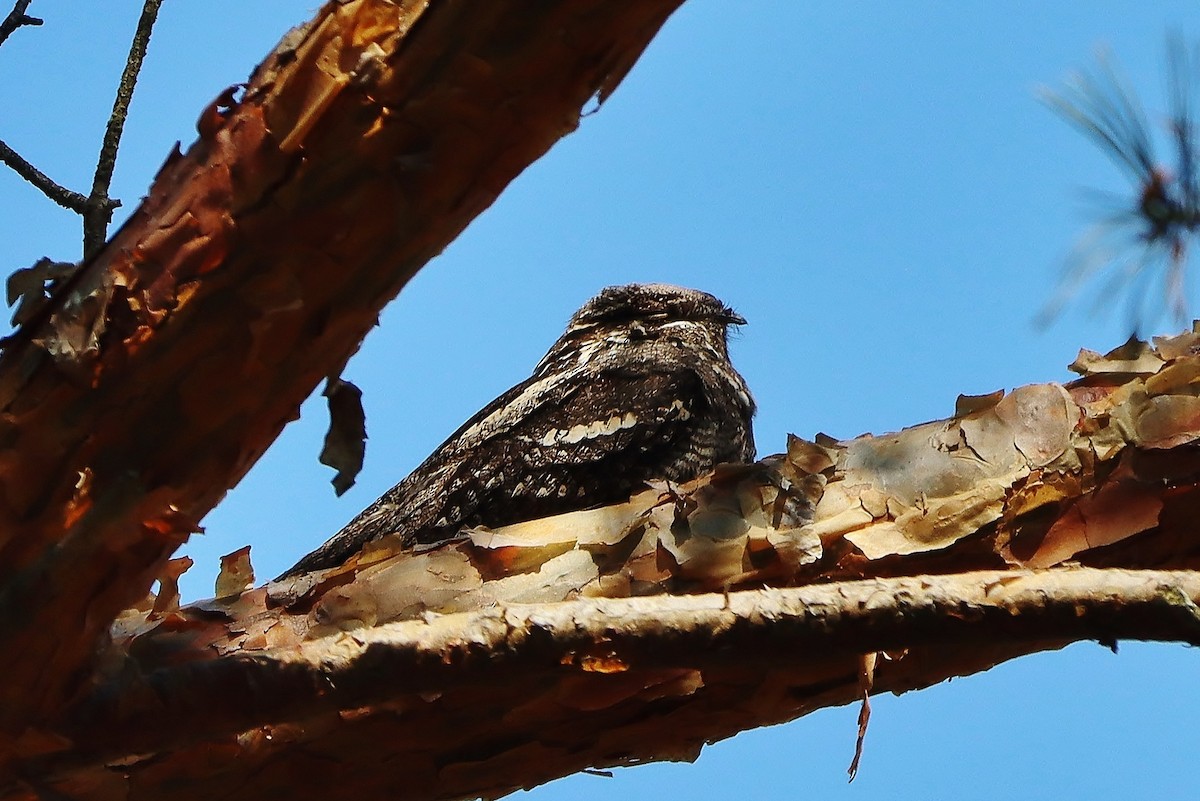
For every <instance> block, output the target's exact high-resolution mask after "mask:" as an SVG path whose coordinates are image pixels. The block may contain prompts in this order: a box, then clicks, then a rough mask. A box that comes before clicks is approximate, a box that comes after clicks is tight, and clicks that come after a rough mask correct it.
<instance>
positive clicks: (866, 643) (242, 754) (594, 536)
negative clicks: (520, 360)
mask: <svg viewBox="0 0 1200 801" xmlns="http://www.w3.org/2000/svg"><path fill="white" fill-rule="evenodd" d="M1157 345H1158V347H1157V348H1156V349H1151V348H1149V347H1147V346H1145V345H1144V344H1142V343H1137V342H1133V343H1129V344H1127V345H1125V346H1122V348H1119V349H1118V350H1116V351H1114V352H1113V353H1110V354H1108V355H1107V356H1103V357H1102V356H1099V355H1098V354H1090V353H1086V352H1085V353H1083V354H1081V356H1080V358H1079V359H1078V360H1077V361H1076V364H1075V365H1074V369H1076V370H1077V371H1079V372H1080V373H1082V374H1083V378H1081V379H1080V380H1079V381H1077V382H1075V383H1073V384H1071V385H1069V386H1066V387H1063V386H1058V385H1053V384H1045V385H1034V386H1029V387H1022V388H1019V389H1017V390H1014V391H1013V392H1012V393H1011V394H1009V395H1007V396H1003V397H1002V396H1001V395H999V394H997V395H994V396H988V397H983V398H967V397H964V398H961V399H960V401H959V404H958V414H957V415H956V416H955V417H953V418H950V419H947V420H942V421H935V422H932V423H926V424H923V425H920V426H915V427H913V428H909V429H905V430H904V431H901V432H898V433H894V434H888V435H886V436H881V437H861V438H858V439H855V440H852V441H849V442H834V441H829V440H825V441H823V442H821V443H811V442H805V441H803V440H799V439H795V438H793V440H792V441H791V442H789V443H788V449H787V453H786V454H783V455H780V456H776V457H769V458H768V459H766V460H764V461H763V462H761V463H759V464H756V465H748V466H726V467H723V468H721V469H719V470H718V471H717V472H716V473H714V474H713V475H711V476H707V477H704V478H702V479H698V480H697V481H694V482H690V483H689V484H686V485H683V486H671V485H663V486H660V487H656V488H650V489H648V490H646V491H645V492H643V493H640V494H639V495H637V496H635V497H634V498H632V499H630V500H629V501H628V502H627V503H624V504H620V505H616V506H611V507H605V508H602V509H594V510H586V511H581V512H573V513H570V514H564V515H559V516H557V517H553V518H548V519H546V520H535V521H529V522H527V523H519V524H516V525H512V526H506V527H503V528H499V529H496V530H486V529H477V530H472V531H468V532H465V533H464V535H463V536H462V537H461V538H460V539H458V540H456V541H454V542H450V543H446V544H444V545H443V546H441V547H438V548H435V549H432V550H423V551H420V552H412V551H406V550H404V549H403V547H402V546H401V544H400V543H398V542H394V541H387V540H386V539H385V540H381V541H378V542H376V543H373V544H372V545H371V546H370V547H368V548H367V549H366V550H365V551H364V552H362V553H361V554H359V555H357V556H356V557H354V558H353V559H351V560H350V561H349V562H348V563H347V564H345V565H343V566H340V567H337V568H333V569H329V570H324V571H320V572H317V573H313V574H310V575H304V576H297V577H293V578H289V579H286V580H283V581H280V582H275V583H272V584H269V585H267V586H266V587H262V588H258V589H255V590H251V591H248V592H245V593H242V594H241V595H240V596H237V595H234V596H231V597H228V598H223V599H219V600H215V601H207V602H202V603H199V604H195V605H193V606H190V607H186V608H183V609H176V610H175V611H169V610H171V609H172V607H173V606H174V602H173V600H174V599H173V597H172V596H171V595H169V594H168V595H166V596H163V597H159V598H157V599H148V600H147V601H146V602H145V603H144V604H142V605H140V606H139V607H138V608H135V609H131V610H128V611H127V612H126V613H125V614H124V615H122V617H121V619H120V620H119V621H118V622H117V625H116V626H115V627H114V629H113V632H112V645H111V647H110V648H109V650H108V652H107V653H106V654H105V655H104V657H103V659H102V662H103V665H104V668H103V670H102V671H100V672H99V673H98V674H97V675H95V676H94V677H93V680H94V682H95V684H94V686H95V690H94V692H92V693H91V694H90V695H88V696H87V697H85V698H83V699H81V700H80V702H79V703H78V704H76V705H74V706H73V707H72V708H71V709H70V710H68V712H67V714H66V717H65V719H64V721H63V722H62V723H60V724H59V726H57V727H56V730H55V732H54V738H52V739H54V742H58V743H61V745H60V746H59V747H57V748H54V747H49V748H44V749H43V750H41V751H40V752H39V754H40V756H38V757H36V758H33V759H27V760H24V761H23V762H22V766H21V769H20V773H21V775H23V776H25V777H36V779H37V781H38V782H39V783H40V784H41V785H44V786H47V787H52V788H53V790H54V792H55V793H59V794H62V795H66V796H69V797H72V798H79V799H90V798H95V799H96V801H100V798H101V797H102V796H100V795H96V794H95V793H98V792H100V791H97V790H93V789H92V788H97V787H101V786H102V785H103V787H104V788H105V789H104V790H103V792H106V793H114V794H119V795H130V794H131V795H135V796H143V795H144V796H147V797H148V796H153V795H160V794H161V790H162V788H163V787H164V786H168V785H169V786H170V787H172V788H176V787H178V786H181V785H183V784H186V785H187V787H188V790H187V791H186V792H185V794H184V795H183V796H181V797H182V798H191V797H195V798H197V799H199V798H203V797H205V795H206V794H207V795H209V796H211V795H212V794H213V793H215V792H216V791H217V789H218V788H220V790H221V793H222V795H223V796H224V797H230V798H251V797H263V796H270V795H277V794H279V793H281V792H283V790H284V788H285V786H286V787H287V788H290V792H291V793H292V794H293V795H295V794H296V793H297V792H300V793H301V795H300V796H298V797H300V798H307V797H312V798H317V797H321V796H324V795H327V794H328V793H329V792H331V791H332V788H334V787H340V788H342V790H343V792H347V793H357V794H362V795H365V796H367V795H369V796H372V797H377V796H384V795H387V794H395V793H397V792H399V791H400V790H401V789H403V790H404V794H405V797H406V798H410V799H417V800H418V801H423V800H424V799H442V798H447V799H449V798H463V797H473V796H477V795H484V796H495V795H499V794H503V793H505V792H508V791H510V790H512V789H514V788H515V787H519V786H530V785H532V784H536V783H539V782H542V781H546V780H548V779H551V778H555V777H557V776H560V775H563V774H565V773H569V772H571V771H575V770H580V769H583V768H587V767H602V766H608V765H616V764H632V763H635V762H639V761H645V760H647V759H664V758H691V757H693V756H695V754H696V753H698V751H699V749H700V747H701V746H702V745H703V744H704V743H705V742H710V741H712V740H714V739H719V738H722V737H727V736H730V735H732V734H734V733H736V732H737V731H740V730H742V729H745V728H749V727H752V726H761V725H767V724H770V723H777V722H782V721H785V720H789V719H791V718H793V717H796V716H798V715H801V714H805V713H806V712H808V711H811V710H813V709H817V708H821V707H824V706H829V705H833V704H844V703H850V702H852V701H855V700H858V699H861V697H862V693H863V687H862V685H861V683H860V675H861V674H860V666H861V664H862V661H863V659H864V658H867V657H871V656H872V655H874V654H876V653H878V652H882V653H883V654H885V655H886V657H887V658H883V659H875V660H874V661H875V662H876V667H875V678H874V685H873V686H874V690H875V691H903V690H907V689H913V688H919V687H925V686H928V685H929V684H932V683H935V682H938V681H941V680H943V679H945V678H947V677H950V676H955V675H966V674H969V673H972V672H976V671H979V670H985V669H987V668H989V667H991V666H992V665H994V664H996V663H997V662H1000V661H1003V660H1006V659H1011V658H1014V657H1016V656H1020V655H1024V654H1029V653H1033V652H1036V651H1040V650H1046V649H1050V648H1058V647H1061V646H1063V645H1065V644H1067V643H1069V642H1072V641H1076V640H1082V639H1096V640H1099V641H1101V642H1103V643H1105V644H1108V645H1115V643H1116V642H1117V640H1119V639H1122V638H1136V639H1163V640H1175V641H1181V642H1187V643H1193V644H1200V610H1198V608H1197V602H1198V601H1200V572H1197V570H1196V568H1197V567H1200V534H1198V533H1197V531H1196V528H1195V525H1194V521H1195V519H1196V516H1197V514H1198V513H1200V425H1198V424H1197V422H1196V421H1198V420H1200V401H1198V400H1197V395H1196V388H1195V381H1194V379H1195V377H1196V376H1197V375H1200V334H1195V333H1188V334H1184V335H1181V336H1178V337H1173V338H1163V339H1159V340H1158V341H1157ZM230 569H231V570H233V571H234V572H235V573H236V574H237V575H238V576H244V575H245V569H244V566H241V567H231V568H230ZM175 572H178V571H175ZM243 580H244V579H240V580H239V582H238V583H235V582H233V581H232V580H231V581H227V582H224V583H225V584H227V585H231V586H239V584H240V581H243ZM220 583H221V582H220V581H219V584H220ZM764 585H765V586H770V587H774V589H767V590H763V589H759V588H762V587H763V586H764ZM688 594H691V596H692V597H688ZM597 596H608V598H607V599H605V598H597ZM620 596H630V597H620ZM872 658H873V657H872ZM380 677H392V678H389V679H388V680H381V678H380ZM212 753H221V754H223V755H224V756H223V757H222V763H221V764H222V765H223V767H222V768H221V769H220V770H218V771H204V772H202V775H197V772H196V770H195V767H196V765H199V764H208V760H207V759H206V758H205V755H207V754H212ZM314 754H330V755H335V756H334V757H333V759H332V761H324V760H314V759H313V755H314ZM135 755H136V756H135ZM114 761H115V762H116V763H118V764H120V765H121V766H122V777H123V778H122V779H120V780H119V781H115V780H111V774H110V773H109V772H108V768H106V767H104V766H105V765H106V764H108V763H110V762H114ZM143 765H144V766H145V767H144V768H143V767H142V766H143ZM102 776H109V777H110V783H108V784H104V783H103V782H102V781H101V777H102ZM184 777H186V778H187V781H186V782H184V781H183V778H184ZM397 777H400V778H397ZM398 781H402V782H403V788H401V786H400V785H399V784H397V782H398ZM297 788H299V790H298V789H297ZM11 792H12V793H13V794H17V793H18V790H17V789H13V790H12V791H11ZM191 794H194V796H193V795H191ZM14 797H15V795H14Z"/></svg>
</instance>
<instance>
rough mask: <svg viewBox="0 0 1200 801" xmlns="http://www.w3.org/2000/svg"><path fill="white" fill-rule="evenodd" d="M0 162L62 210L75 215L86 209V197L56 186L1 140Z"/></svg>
mask: <svg viewBox="0 0 1200 801" xmlns="http://www.w3.org/2000/svg"><path fill="white" fill-rule="evenodd" d="M0 161H2V162H4V163H5V164H7V165H8V166H9V167H11V168H12V170H13V172H15V173H16V174H17V175H19V176H21V177H22V178H24V179H25V180H26V181H28V182H29V183H31V184H33V185H34V186H36V187H37V188H38V189H40V190H42V194H44V195H45V196H46V197H48V198H50V199H51V200H53V201H54V202H55V203H57V204H58V205H60V206H62V207H63V208H64V209H70V210H71V211H73V212H76V213H77V214H83V213H84V211H85V210H86V209H87V204H88V199H87V198H86V197H84V196H83V195H81V194H79V193H78V192H72V191H71V190H70V189H67V188H66V187H64V186H60V185H59V184H56V183H55V182H54V181H53V180H51V179H50V178H49V177H48V176H47V175H46V174H45V173H44V172H42V171H41V170H39V169H38V168H37V167H35V166H33V165H32V164H30V163H29V162H28V161H26V160H25V159H23V158H21V155H20V154H19V153H17V152H16V151H15V150H13V149H12V148H11V147H9V146H8V145H7V144H5V143H4V141H3V140H0Z"/></svg>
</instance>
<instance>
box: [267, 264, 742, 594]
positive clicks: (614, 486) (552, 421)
mask: <svg viewBox="0 0 1200 801" xmlns="http://www.w3.org/2000/svg"><path fill="white" fill-rule="evenodd" d="M745 322H746V321H745V320H744V319H742V317H741V316H739V315H738V314H737V313H735V312H734V311H733V310H732V309H730V308H729V307H728V306H726V305H725V304H724V303H722V302H721V301H719V300H717V299H716V298H715V297H713V296H712V295H709V294H708V293H706V292H700V291H697V290H694V289H684V288H682V287H676V286H670V285H667V284H629V285H627V286H616V287H609V288H607V289H605V290H604V291H602V292H601V293H600V294H599V295H597V296H596V297H594V298H592V299H591V300H590V301H588V302H587V303H586V304H585V305H584V306H583V308H581V309H580V310H579V311H578V312H576V313H575V315H574V316H573V317H572V318H571V321H570V323H569V324H568V325H567V330H566V332H565V333H564V334H563V335H562V336H561V337H560V338H559V339H558V341H557V342H555V343H554V345H553V346H552V347H551V348H550V350H549V352H548V353H547V354H546V355H545V357H544V358H543V359H542V360H541V362H539V363H538V366H537V368H536V369H535V370H534V371H533V375H532V376H530V377H529V378H528V379H527V380H525V381H523V382H521V383H520V384H518V385H517V386H515V387H513V388H512V389H510V390H509V391H508V392H505V393H504V394H503V395H501V396H500V397H499V398H496V400H494V401H492V402H491V403H490V404H488V405H487V406H486V407H485V408H484V409H483V410H482V411H480V412H479V413H478V414H476V415H475V416H474V417H472V418H471V419H470V420H468V421H467V422H466V423H465V424H464V425H463V426H462V427H461V428H460V429H458V431H455V432H454V434H453V435H451V436H450V438H449V439H447V440H446V441H445V442H444V443H442V445H441V446H440V447H439V448H438V449H437V450H436V451H434V452H433V454H432V455H431V456H430V457H429V458H428V459H426V460H425V461H424V462H423V463H422V464H421V466H420V467H418V468H417V469H416V470H414V471H413V472H412V473H411V474H410V475H409V476H408V477H407V478H405V479H404V480H403V481H401V482H400V483H399V484H397V485H396V486H395V487H393V488H392V489H390V490H388V491H387V492H386V493H384V494H383V497H381V498H380V499H379V500H377V501H376V502H375V503H373V504H371V506H369V507H368V508H367V509H365V510H364V511H363V512H362V513H361V514H359V515H358V517H356V518H354V520H352V521H350V523H349V524H348V525H347V526H346V527H345V528H343V529H342V530H341V531H340V532H338V533H337V534H336V535H334V537H333V538H332V539H330V540H329V541H328V542H326V543H325V544H324V545H322V546H321V547H320V548H318V549H317V550H315V551H313V552H312V553H310V554H309V555H307V556H305V557H304V558H303V559H301V560H300V561H299V562H298V563H297V564H296V565H295V566H294V567H292V568H291V569H290V570H289V571H288V572H287V573H285V574H284V576H285V577H286V576H292V575H295V574H297V573H304V572H309V571H313V570H320V569H323V568H328V567H334V566H337V565H340V564H342V563H344V562H345V561H346V560H347V559H349V558H350V557H351V556H353V555H354V554H355V553H357V552H358V551H359V550H361V549H362V547H363V546H364V545H365V544H366V543H368V542H371V541H373V540H376V539H379V538H380V537H383V536H387V535H399V536H400V538H401V541H402V542H403V543H404V544H405V545H406V546H407V545H416V544H426V545H429V544H437V543H441V542H444V541H446V540H450V539H453V538H454V537H455V536H456V535H457V534H458V533H459V532H460V531H461V530H462V529H464V528H469V527H473V526H481V525H482V526H489V527H497V526H503V525H507V524H510V523H518V522H522V521H525V520H533V519H536V518H540V517H546V516H549V515H554V514H559V513H562V512H568V511H573V510H577V509H587V508H590V507H594V506H602V505H605V504H609V503H616V502H619V501H624V500H626V499H628V498H629V497H630V496H631V495H632V494H634V493H635V492H637V491H638V490H639V489H641V488H642V487H643V485H644V484H645V482H647V481H649V480H653V479H660V480H661V479H666V480H669V481H687V480H689V479H693V478H696V477H697V476H700V475H703V474H704V473H706V472H708V471H711V470H712V469H713V468H714V467H715V466H716V465H717V464H719V463H721V462H749V461H753V460H754V435H753V432H752V430H751V427H750V421H751V418H752V417H753V415H754V409H755V407H754V400H753V399H752V398H751V396H750V390H749V389H748V388H747V387H746V382H745V381H744V380H743V379H742V377H741V376H740V375H739V374H738V372H737V371H736V370H735V369H734V368H733V365H732V364H731V363H730V361H729V351H728V347H727V341H726V335H727V332H728V328H729V326H730V325H744V324H745Z"/></svg>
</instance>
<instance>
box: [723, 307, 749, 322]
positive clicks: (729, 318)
mask: <svg viewBox="0 0 1200 801" xmlns="http://www.w3.org/2000/svg"><path fill="white" fill-rule="evenodd" d="M723 322H724V323H725V324H726V325H745V324H746V318H745V317H743V316H742V315H740V314H738V313H737V312H735V311H734V310H733V309H726V310H725V317H724V318H723Z"/></svg>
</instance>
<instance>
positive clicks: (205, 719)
mask: <svg viewBox="0 0 1200 801" xmlns="http://www.w3.org/2000/svg"><path fill="white" fill-rule="evenodd" d="M1197 603H1200V573H1196V572H1192V571H1182V572H1180V571H1176V572H1160V571H1122V570H1095V569H1082V568H1058V569H1053V570H1046V571H987V572H975V573H964V574H959V575H948V576H922V577H899V578H890V579H872V580H868V581H856V582H845V583H836V584H830V585H824V586H813V587H802V588H796V589H786V590H757V591H743V592H735V593H729V594H727V595H724V594H708V595H698V596H691V597H686V596H685V597H663V596H660V597H648V598H626V599H580V600H576V601H569V602H563V603H558V604H552V605H535V606H525V605H513V606H505V607H499V608H494V609H487V610H480V611H476V612H468V613H460V614H455V615H448V616H444V617H437V616H435V617H431V618H427V619H424V620H412V621H406V622H401V623H393V624H389V625H385V626H380V627H376V628H371V629H360V630H357V631H355V632H354V633H353V634H352V635H346V634H337V635H332V636H328V637H324V638H321V639H318V640H315V641H311V642H307V643H304V644H302V645H301V646H299V647H298V648H293V647H288V648H278V649H273V650H267V651H261V652H258V653H256V654H255V655H254V657H253V658H244V657H243V658H224V659H216V660H210V661H201V662H188V663H186V664H179V665H177V666H175V667H171V668H164V669H161V670H159V671H156V672H154V673H153V674H151V675H149V676H147V677H146V679H145V682H144V683H138V684H133V685H130V684H129V683H128V682H118V683H117V684H115V685H111V686H110V687H108V688H104V689H102V690H101V692H100V693H99V694H98V695H97V696H95V697H94V698H93V699H92V701H91V702H90V703H89V704H86V705H85V706H83V707H82V708H80V709H78V710H77V712H76V717H75V719H74V721H73V725H74V728H73V730H72V731H71V734H70V736H71V737H73V738H75V743H76V747H77V749H78V750H77V751H76V752H75V753H74V754H73V755H72V757H71V759H70V760H66V761H63V760H59V761H57V762H56V761H55V760H48V761H42V762H40V763H36V771H35V772H34V773H32V774H31V773H30V770H31V769H33V768H34V767H35V766H34V765H33V764H31V765H28V766H26V768H24V769H23V770H24V772H25V775H26V776H29V775H34V776H37V777H38V781H39V783H41V784H43V785H45V786H50V787H53V789H54V790H55V792H56V793H60V794H62V795H63V796H65V797H71V798H76V799H89V798H101V797H103V796H102V795H101V794H99V793H97V791H95V790H90V789H89V788H93V787H101V786H103V787H106V788H107V789H106V790H103V791H101V792H111V790H112V789H114V788H113V787H112V786H109V785H110V784H111V783H108V782H100V781H99V780H100V778H101V777H103V776H104V774H105V773H106V772H107V770H108V769H107V768H106V767H104V766H105V764H106V763H108V762H112V761H119V762H121V763H122V764H123V765H124V766H125V767H124V768H123V771H122V772H123V774H124V779H123V781H122V788H121V789H122V792H128V794H129V795H130V796H133V797H142V796H147V797H148V796H152V795H154V794H156V793H157V792H158V791H159V790H161V788H162V786H163V784H162V783H163V782H168V783H171V786H172V787H173V788H177V787H181V786H185V785H186V789H182V790H176V789H173V790H172V796H173V797H177V798H178V799H179V801H186V799H192V798H195V799H203V798H206V797H212V795H213V794H214V793H217V792H218V791H219V793H220V795H221V796H222V797H223V798H230V799H242V798H245V799H253V798H262V797H270V796H272V795H277V794H280V793H283V792H284V791H286V792H287V793H288V795H289V797H294V798H297V799H307V798H319V797H322V796H323V794H324V793H325V792H326V790H327V789H328V786H330V785H331V784H336V785H337V786H341V787H343V788H344V790H345V792H347V793H353V794H356V795H361V796H362V797H384V796H385V794H386V793H389V792H392V791H394V789H395V787H396V783H397V782H398V781H402V782H403V783H404V787H405V797H406V798H408V799H438V798H468V797H474V796H478V795H483V796H485V797H496V796H498V795H502V794H504V793H507V792H511V791H512V790H515V789H518V788H521V787H529V786H532V785H534V784H537V783H540V782H543V781H547V780H549V779H551V778H556V777H558V776H560V775H565V774H567V773H571V772H574V771H576V770H580V769H583V768H587V767H606V766H614V765H629V764H637V763H639V762H644V761H647V760H653V759H662V758H673V759H678V758H681V757H682V758H692V757H694V756H695V755H697V754H698V753H699V751H700V748H701V747H702V746H703V745H704V744H705V743H707V742H711V741H713V740H715V739H720V738H724V737H728V736H730V735H732V734H734V733H736V732H737V731H739V730H742V729H745V728H751V727H754V726H762V725H769V724H773V723H779V722H782V721H786V720H789V719H791V718H793V717H795V716H797V715H801V714H804V713H806V712H808V711H811V710H813V709H816V708H819V707H823V706H830V705H839V704H845V703H850V702H852V701H854V700H855V699H856V698H857V697H858V693H859V689H858V678H857V670H856V667H855V666H856V664H857V661H858V660H859V659H860V658H861V655H862V654H867V653H875V652H886V653H890V654H892V655H893V656H892V660H891V661H888V660H880V667H879V668H878V669H877V673H876V678H875V685H874V689H875V691H876V692H901V691H905V690H909V689H914V688H918V687H923V686H928V685H930V684H933V683H936V682H939V681H942V680H944V679H946V678H949V677H952V676H958V675H964V674H967V673H971V672H975V671H977V670H980V669H984V668H986V667H989V666H990V665H992V664H994V663H995V662H998V661H1001V660H1003V659H1006V658H1010V657H1012V656H1015V655H1017V654H1022V653H1030V652H1033V651H1038V650H1045V649H1046V648H1057V647H1061V646H1062V645H1065V644H1067V643H1069V642H1073V641H1076V640H1101V641H1104V642H1115V641H1116V640H1118V639H1124V638H1135V639H1143V640H1145V639H1154V640H1171V641H1179V642H1187V643H1190V644H1200V609H1198V608H1197ZM383 676H392V677H398V678H397V680H394V681H390V680H389V681H381V677H383ZM399 677H402V679H400V678H399ZM197 688H204V690H203V697H202V698H199V699H198V698H197V697H196V691H197ZM267 720H269V721H271V723H270V725H264V723H263V722H264V721H267ZM467 720H470V721H471V723H470V724H464V721H467ZM257 727H262V728H257ZM248 731H249V732H252V733H245V732H248ZM214 736H216V737H218V740H217V741H213V740H212V739H211V738H212V737H214ZM234 738H237V741H238V743H239V745H238V747H237V750H236V753H237V756H236V758H235V759H234V758H230V759H228V760H227V766H226V767H225V768H223V769H222V770H219V771H216V772H215V773H213V774H209V775H196V774H195V772H194V770H192V766H194V765H195V764H197V763H198V762H202V760H201V759H200V755H201V754H202V753H206V752H211V751H212V750H213V749H214V748H218V749H225V748H228V747H229V746H231V745H232V743H233V739H234ZM218 743H224V745H218ZM349 743H354V745H353V747H351V748H346V747H345V745H343V744H349ZM480 749H482V751H481V750H480ZM319 753H339V754H340V756H339V757H338V760H339V764H338V766H337V767H336V768H333V767H332V766H331V765H330V764H329V762H327V761H326V760H321V759H317V760H314V759H313V755H314V754H319ZM133 754H139V755H141V757H140V759H138V760H135V761H133V762H131V761H130V755H133ZM151 754H153V755H155V756H154V757H153V758H152V759H149V760H146V759H145V758H146V756H147V755H151ZM485 754H486V756H484V755H485ZM268 765H269V766H271V768H270V769H269V770H268V769H266V766H268ZM172 775H178V776H183V775H187V776H188V781H187V782H171V780H170V779H169V778H168V777H170V776H172ZM176 793H178V795H176ZM18 795H19V793H18V792H17V791H16V789H15V788H10V789H9V793H8V794H6V795H4V796H3V797H6V798H7V797H18Z"/></svg>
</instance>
